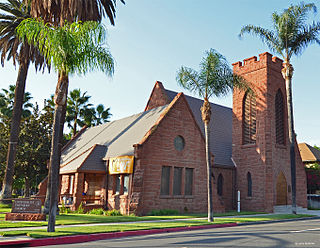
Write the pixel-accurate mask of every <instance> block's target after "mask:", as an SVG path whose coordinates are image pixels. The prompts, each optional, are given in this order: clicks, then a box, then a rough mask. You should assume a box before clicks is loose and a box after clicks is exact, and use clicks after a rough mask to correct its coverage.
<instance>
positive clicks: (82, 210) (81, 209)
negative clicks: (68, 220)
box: [75, 202, 84, 214]
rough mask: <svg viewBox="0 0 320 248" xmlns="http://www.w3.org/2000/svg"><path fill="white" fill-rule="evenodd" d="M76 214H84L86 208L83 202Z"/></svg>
mask: <svg viewBox="0 0 320 248" xmlns="http://www.w3.org/2000/svg"><path fill="white" fill-rule="evenodd" d="M75 213H76V214H84V208H83V205H82V202H81V203H80V205H79V207H78V209H77V210H76V211H75Z"/></svg>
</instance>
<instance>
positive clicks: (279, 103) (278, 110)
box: [275, 89, 285, 145]
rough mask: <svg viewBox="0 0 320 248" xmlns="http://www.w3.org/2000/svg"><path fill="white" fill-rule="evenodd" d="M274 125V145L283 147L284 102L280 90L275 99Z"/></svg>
mask: <svg viewBox="0 0 320 248" xmlns="http://www.w3.org/2000/svg"><path fill="white" fill-rule="evenodd" d="M275 119H276V121H275V124H276V143H277V144H280V145H285V135H284V134H285V130H284V129H285V127H284V101H283V95H282V92H281V90H280V89H279V90H278V92H277V94H276V98H275Z"/></svg>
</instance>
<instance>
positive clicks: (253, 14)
mask: <svg viewBox="0 0 320 248" xmlns="http://www.w3.org/2000/svg"><path fill="white" fill-rule="evenodd" d="M2 2H3V1H2ZM118 2H119V1H118ZM298 2H300V1H283V0H269V1H256V0H238V1H217V0H198V1H195V0H135V1H133V0H126V4H125V5H123V4H121V3H120V2H119V3H118V5H117V16H116V25H115V26H114V27H112V26H111V25H110V24H109V23H108V22H107V21H105V22H104V23H105V25H106V27H107V29H108V37H107V40H108V47H109V48H110V51H111V53H112V55H113V57H114V58H115V62H116V63H115V74H114V76H113V77H112V78H108V77H107V76H105V75H104V74H103V73H100V72H96V73H88V74H87V75H85V76H80V77H78V76H72V77H71V78H70V89H74V88H81V90H82V91H87V92H88V95H91V96H92V98H91V100H92V102H93V103H94V104H99V103H102V104H104V105H105V107H110V108H111V113H112V114H113V116H112V118H111V120H116V119H119V118H122V117H125V116H129V115H132V114H135V113H138V112H141V111H143V110H144V107H145V105H146V103H147V100H148V98H149V96H150V93H151V90H152V88H153V86H154V83H155V81H157V80H159V81H161V82H163V84H164V87H165V88H167V89H170V90H174V91H178V92H180V91H183V92H184V93H186V94H189V95H190V93H189V92H187V91H185V90H183V89H181V88H180V87H179V86H178V85H177V83H176V79H175V78H176V71H177V70H178V69H179V67H180V66H181V65H184V66H188V67H192V68H194V69H197V68H198V65H199V62H200V60H201V58H202V57H203V55H204V52H205V51H206V50H208V49H210V48H214V49H216V50H217V51H218V52H220V53H222V54H223V55H224V56H225V57H226V58H227V60H228V61H229V63H230V64H231V63H234V62H236V61H242V60H243V59H245V58H249V57H251V56H258V55H259V54H260V53H263V52H265V51H269V50H268V48H267V47H266V46H264V45H263V44H262V43H261V42H260V40H258V39H257V38H254V37H251V36H245V37H244V39H242V40H240V39H239V38H238V34H239V31H240V29H241V27H242V26H243V25H245V24H254V25H260V26H263V27H266V28H271V14H272V12H273V11H278V12H281V11H282V10H283V9H284V8H287V7H288V6H289V5H290V4H292V3H293V4H294V3H298ZM317 7H318V8H319V11H320V4H319V3H317ZM311 19H312V20H318V21H320V13H318V14H316V15H311ZM319 55H320V46H317V45H311V46H310V47H308V48H307V49H306V50H305V52H304V53H303V54H302V56H300V57H298V58H293V60H292V64H293V66H294V68H295V72H294V77H293V98H294V117H295V129H296V133H297V138H298V142H307V143H309V144H310V145H315V144H317V145H320V132H319V127H320V115H319V109H318V104H317V99H318V97H319V92H320V80H319V76H318V70H319V57H320V56H319ZM17 71H18V68H16V69H15V68H14V67H13V66H12V61H9V62H6V63H5V67H3V68H2V67H0V75H1V79H0V89H1V88H7V87H8V85H9V84H15V81H16V76H17ZM56 82H57V75H56V73H54V72H51V74H48V73H47V72H45V73H44V74H42V73H35V71H34V69H33V67H32V66H31V68H30V70H29V74H28V78H27V86H26V90H27V91H29V92H31V94H32V96H33V97H34V99H33V100H34V101H37V102H38V103H39V105H40V106H42V105H43V100H44V99H46V98H48V97H49V96H50V95H51V94H53V92H54V89H55V85H56ZM211 101H212V102H214V103H218V104H221V105H225V106H229V107H231V106H232V97H231V94H230V95H229V96H228V97H224V98H219V99H217V98H214V97H213V98H211Z"/></svg>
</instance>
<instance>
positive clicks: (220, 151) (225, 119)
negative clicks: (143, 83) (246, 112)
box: [165, 90, 234, 167]
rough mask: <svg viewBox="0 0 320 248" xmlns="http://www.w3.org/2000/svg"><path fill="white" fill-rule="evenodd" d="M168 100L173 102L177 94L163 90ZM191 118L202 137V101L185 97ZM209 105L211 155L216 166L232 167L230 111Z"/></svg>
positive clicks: (226, 108) (222, 107)
mask: <svg viewBox="0 0 320 248" xmlns="http://www.w3.org/2000/svg"><path fill="white" fill-rule="evenodd" d="M165 92H166V94H167V96H168V98H169V99H170V100H173V99H174V97H175V96H176V95H177V92H174V91H171V90H165ZM185 99H186V100H187V102H188V104H189V107H190V109H191V111H192V113H193V116H194V118H195V120H196V122H197V124H198V126H199V128H200V129H201V132H202V134H203V135H204V124H203V121H202V118H201V111H200V108H201V106H202V105H203V100H201V99H198V98H195V97H191V96H188V95H185ZM210 104H211V112H212V114H211V121H210V140H211V145H210V146H211V153H212V154H213V155H214V157H215V158H214V163H215V164H216V165H226V166H232V167H234V164H233V162H232V160H231V157H232V109H231V108H228V107H224V106H221V105H218V104H214V103H210Z"/></svg>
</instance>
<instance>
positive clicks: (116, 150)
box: [60, 105, 168, 173]
mask: <svg viewBox="0 0 320 248" xmlns="http://www.w3.org/2000/svg"><path fill="white" fill-rule="evenodd" d="M167 106H168V105H165V106H161V107H158V108H154V109H151V110H149V111H145V112H142V113H139V114H136V115H132V116H129V117H126V118H123V119H120V120H116V121H113V122H109V123H105V124H102V125H99V126H95V127H90V128H88V129H87V130H85V131H84V132H82V133H81V134H80V135H78V136H77V137H75V139H74V140H73V141H71V142H70V143H69V144H68V145H67V146H66V147H65V149H64V150H63V151H62V154H61V161H60V164H61V167H62V168H61V173H62V172H63V171H67V170H71V169H73V170H75V169H76V168H79V167H80V166H81V164H82V163H83V162H85V163H84V164H83V166H82V168H81V170H84V169H87V170H88V169H90V170H91V165H94V164H95V163H99V161H100V162H101V160H102V158H110V157H117V156H122V155H133V154H134V148H133V145H134V144H137V143H139V142H140V141H141V140H142V138H143V137H144V135H145V134H146V133H147V132H148V131H149V130H150V129H151V127H152V126H153V125H154V124H155V123H156V122H157V120H158V119H159V118H160V116H161V114H162V113H163V112H165V111H164V110H165V109H166V108H167ZM96 144H97V145H100V146H104V148H101V147H96V148H95V149H94V145H96ZM103 149H104V150H103ZM92 150H94V151H92ZM90 152H91V155H90V156H89V157H87V156H88V155H89V154H90ZM98 168H101V166H100V165H94V166H93V169H94V170H95V169H98Z"/></svg>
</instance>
